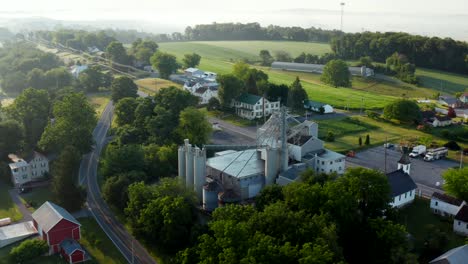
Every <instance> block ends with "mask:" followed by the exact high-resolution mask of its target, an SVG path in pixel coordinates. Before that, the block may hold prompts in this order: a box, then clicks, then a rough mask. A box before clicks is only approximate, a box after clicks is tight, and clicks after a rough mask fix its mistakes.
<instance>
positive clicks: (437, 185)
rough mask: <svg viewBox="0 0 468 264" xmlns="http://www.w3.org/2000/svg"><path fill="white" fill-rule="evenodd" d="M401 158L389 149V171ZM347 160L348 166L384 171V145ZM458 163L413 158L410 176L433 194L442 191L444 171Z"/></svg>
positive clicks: (425, 191) (396, 152)
mask: <svg viewBox="0 0 468 264" xmlns="http://www.w3.org/2000/svg"><path fill="white" fill-rule="evenodd" d="M400 158H401V153H400V152H398V151H396V150H392V149H388V150H387V162H386V163H387V170H386V171H387V173H388V172H392V171H394V170H396V169H397V166H398V165H397V164H398V160H399V159H400ZM346 162H347V166H350V167H353V166H362V167H367V168H372V169H378V170H381V171H384V168H385V152H384V147H383V146H379V147H375V148H371V149H368V150H365V151H362V152H359V153H357V154H356V157H355V158H346ZM457 165H458V163H456V162H454V161H451V160H445V159H442V160H436V161H432V162H425V161H423V160H422V159H421V158H417V159H411V172H410V176H411V178H412V179H413V180H414V181H415V182H416V184H417V185H418V187H420V189H421V191H422V193H423V194H425V195H432V193H433V192H434V191H438V192H442V185H443V179H442V173H443V172H444V171H445V170H447V169H449V168H452V167H456V166H457Z"/></svg>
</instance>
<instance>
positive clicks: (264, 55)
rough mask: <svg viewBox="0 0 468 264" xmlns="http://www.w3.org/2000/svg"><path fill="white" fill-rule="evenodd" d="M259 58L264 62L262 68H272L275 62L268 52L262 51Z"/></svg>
mask: <svg viewBox="0 0 468 264" xmlns="http://www.w3.org/2000/svg"><path fill="white" fill-rule="evenodd" d="M259 56H260V59H261V60H262V66H270V65H271V63H272V62H273V56H271V54H270V52H269V51H268V50H261V51H260V55H259Z"/></svg>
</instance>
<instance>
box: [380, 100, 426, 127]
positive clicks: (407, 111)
mask: <svg viewBox="0 0 468 264" xmlns="http://www.w3.org/2000/svg"><path fill="white" fill-rule="evenodd" d="M383 115H384V117H385V118H387V119H396V120H399V121H401V122H414V121H419V120H420V119H421V111H420V108H419V106H418V104H416V102H414V101H411V100H406V99H399V100H396V101H394V102H392V103H389V104H387V105H386V106H385V107H384V111H383Z"/></svg>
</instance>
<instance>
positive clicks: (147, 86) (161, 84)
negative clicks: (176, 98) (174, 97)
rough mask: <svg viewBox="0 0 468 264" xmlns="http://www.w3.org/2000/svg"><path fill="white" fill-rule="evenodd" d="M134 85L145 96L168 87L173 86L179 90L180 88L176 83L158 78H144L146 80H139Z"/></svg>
mask: <svg viewBox="0 0 468 264" xmlns="http://www.w3.org/2000/svg"><path fill="white" fill-rule="evenodd" d="M135 84H136V85H137V86H138V89H139V90H140V91H142V92H144V93H146V94H154V93H156V92H157V91H159V89H161V88H166V87H169V86H175V87H177V88H181V87H182V86H181V85H180V84H178V83H175V82H171V81H168V80H164V79H159V78H146V79H139V80H137V81H135Z"/></svg>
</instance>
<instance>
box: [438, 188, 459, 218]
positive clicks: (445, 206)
mask: <svg viewBox="0 0 468 264" xmlns="http://www.w3.org/2000/svg"><path fill="white" fill-rule="evenodd" d="M465 204H466V202H465V201H463V200H460V199H457V198H455V197H452V196H449V195H447V194H443V193H438V192H435V193H434V194H432V197H431V209H432V211H433V212H434V213H436V214H439V215H442V216H450V217H454V216H455V215H457V213H458V212H459V211H460V209H461V208H462V207H463V206H464V205H465Z"/></svg>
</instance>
